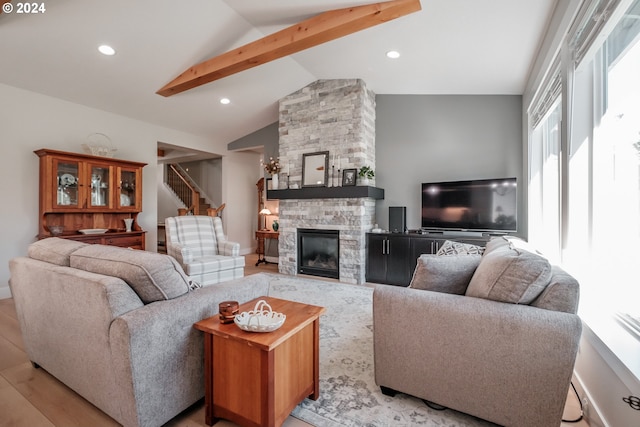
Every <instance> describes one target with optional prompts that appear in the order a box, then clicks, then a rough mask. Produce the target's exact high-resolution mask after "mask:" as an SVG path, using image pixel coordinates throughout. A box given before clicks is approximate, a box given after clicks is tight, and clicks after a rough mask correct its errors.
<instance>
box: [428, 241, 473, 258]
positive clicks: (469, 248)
mask: <svg viewBox="0 0 640 427" xmlns="http://www.w3.org/2000/svg"><path fill="white" fill-rule="evenodd" d="M483 252H484V248H483V247H482V246H477V245H471V244H469V243H460V242H453V241H451V240H445V241H444V243H443V244H442V246H440V249H438V252H437V253H436V255H440V256H442V255H471V254H475V255H482V253H483Z"/></svg>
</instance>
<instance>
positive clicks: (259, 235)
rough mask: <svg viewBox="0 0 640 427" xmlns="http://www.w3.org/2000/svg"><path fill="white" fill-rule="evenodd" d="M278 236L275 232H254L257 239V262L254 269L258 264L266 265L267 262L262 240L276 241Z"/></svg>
mask: <svg viewBox="0 0 640 427" xmlns="http://www.w3.org/2000/svg"><path fill="white" fill-rule="evenodd" d="M278 236H280V233H278V232H277V231H271V230H258V231H256V239H258V251H257V252H258V262H256V267H257V266H258V265H260V263H265V264H268V263H269V261H267V260H266V259H265V257H264V256H265V247H264V243H265V242H264V240H265V239H275V240H278Z"/></svg>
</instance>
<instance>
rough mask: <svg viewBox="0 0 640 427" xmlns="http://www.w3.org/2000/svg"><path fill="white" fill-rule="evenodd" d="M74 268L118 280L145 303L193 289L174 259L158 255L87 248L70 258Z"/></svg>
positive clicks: (109, 247)
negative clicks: (122, 281) (125, 284)
mask: <svg viewBox="0 0 640 427" xmlns="http://www.w3.org/2000/svg"><path fill="white" fill-rule="evenodd" d="M71 267H73V268H78V269H80V270H85V271H90V272H92V273H98V274H104V275H107V276H115V277H119V278H120V279H122V280H124V281H125V282H127V284H128V285H129V286H131V288H132V289H133V290H134V291H135V292H136V294H138V296H139V297H140V299H141V300H142V302H144V303H145V304H148V303H150V302H154V301H161V300H168V299H173V298H176V297H179V296H181V295H184V294H186V293H187V292H189V290H190V289H191V288H192V286H194V285H193V284H192V283H190V280H189V277H188V276H187V275H186V274H185V273H184V271H183V270H182V267H180V264H178V262H177V261H176V260H175V259H174V258H173V257H170V256H168V255H163V254H158V253H155V252H145V251H138V250H134V249H125V248H119V247H115V246H106V245H88V246H86V247H84V248H81V249H78V250H77V251H75V252H74V253H73V254H72V255H71Z"/></svg>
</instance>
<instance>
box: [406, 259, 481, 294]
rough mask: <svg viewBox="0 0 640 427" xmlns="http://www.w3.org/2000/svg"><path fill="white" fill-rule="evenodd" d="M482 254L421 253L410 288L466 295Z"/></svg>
mask: <svg viewBox="0 0 640 427" xmlns="http://www.w3.org/2000/svg"><path fill="white" fill-rule="evenodd" d="M480 259H481V256H480V255H449V256H437V255H420V258H418V264H417V265H416V269H415V271H414V272H413V278H412V279H411V284H410V285H409V287H410V288H413V289H422V290H426V291H434V292H444V293H448V294H457V295H464V293H465V291H466V290H467V286H468V285H469V281H470V280H471V277H472V276H473V273H474V271H476V268H477V267H478V264H480Z"/></svg>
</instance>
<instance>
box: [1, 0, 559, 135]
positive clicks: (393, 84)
mask: <svg viewBox="0 0 640 427" xmlns="http://www.w3.org/2000/svg"><path fill="white" fill-rule="evenodd" d="M556 2H557V0H536V1H531V0H421V6H422V10H420V11H418V12H415V13H412V14H409V15H407V16H404V17H401V18H398V19H396V20H393V21H390V22H387V23H384V24H381V25H377V26H374V27H371V28H368V29H365V30H363V31H360V32H357V33H354V34H351V35H348V36H345V37H342V38H339V39H336V40H334V41H330V42H327V43H324V44H321V45H318V46H315V47H311V48H309V49H307V50H303V51H301V52H299V53H295V54H292V55H290V56H286V57H284V58H281V59H277V60H275V61H273V62H268V63H266V64H264V65H260V66H258V67H255V68H251V69H249V70H246V71H242V72H240V73H237V74H233V75H231V76H229V77H225V78H222V79H220V80H216V81H214V82H211V83H208V84H205V85H202V86H198V87H196V88H193V89H190V90H188V91H185V92H182V93H179V94H176V95H173V96H171V97H168V98H166V97H163V96H160V95H158V94H156V91H158V90H159V89H160V88H162V87H163V86H164V85H166V84H167V83H169V82H170V81H171V80H173V79H174V78H175V77H176V76H178V75H179V74H180V73H182V72H183V71H184V70H186V69H188V68H189V67H191V66H193V65H195V64H197V63H200V62H202V61H205V60H207V59H209V58H212V57H214V56H217V55H220V54H223V53H225V52H227V51H229V50H231V49H234V48H237V47H239V46H242V45H245V44H247V43H250V42H252V41H255V40H257V39H260V38H262V37H264V36H266V35H269V34H271V33H274V32H276V31H279V30H282V29H284V28H286V27H289V26H291V25H293V24H295V23H297V22H300V21H302V20H303V19H307V18H310V17H312V16H314V15H317V14H319V13H322V12H324V11H327V10H331V9H338V8H345V7H351V6H358V5H364V4H369V3H374V1H370V0H369V1H368V0H364V1H363V0H350V1H349V0H304V1H302V0H269V1H256V0H190V1H188V2H175V1H172V2H169V1H166V0H136V1H125V0H110V1H98V0H56V1H50V2H45V6H46V11H45V12H44V13H39V14H18V13H15V10H14V11H13V12H12V13H2V14H0V83H3V84H7V85H10V86H15V87H19V88H23V89H27V90H31V91H34V92H38V93H42V94H45V95H49V96H53V97H56V98H61V99H64V100H68V101H71V102H75V103H78V104H83V105H87V106H90V107H94V108H98V109H102V110H106V111H109V112H114V113H117V114H121V115H124V116H128V117H132V118H135V119H139V120H143V121H146V122H150V123H155V124H159V125H162V126H167V127H170V128H174V129H179V130H183V131H186V132H190V133H193V134H198V135H204V136H207V137H210V138H212V139H215V140H217V141H226V142H231V141H233V140H235V139H237V138H240V137H242V136H244V135H246V134H249V133H251V132H253V131H255V130H257V129H260V128H262V127H264V126H266V125H267V124H269V123H272V122H274V121H275V120H277V101H278V99H280V98H282V97H284V96H286V95H288V94H290V93H292V92H294V91H296V90H298V89H300V88H301V87H303V86H305V85H307V84H309V83H311V82H313V81H315V80H318V79H334V78H361V79H363V80H364V81H365V82H366V83H367V86H368V87H369V88H370V89H371V90H373V91H374V92H375V93H377V94H521V93H522V92H523V90H524V86H525V82H526V80H527V77H528V75H529V71H530V68H531V66H532V63H533V59H534V57H535V55H536V53H537V50H538V48H539V45H540V43H541V40H542V38H543V36H544V33H545V30H546V27H547V24H548V21H549V19H550V17H551V14H552V12H553V8H554V7H555V4H556ZM13 3H14V4H15V3H16V2H15V1H14V2H13ZM100 44H109V45H111V46H112V47H114V48H115V49H116V54H115V55H114V56H110V57H108V56H103V55H102V54H100V53H98V51H97V47H98V45H100ZM389 50H397V51H399V52H400V54H401V56H400V58H398V59H395V60H391V59H388V58H387V57H386V56H385V53H386V52H387V51H389ZM223 97H226V98H229V99H230V101H231V102H230V104H228V105H222V104H220V102H219V100H220V99H221V98H223ZM2 102H3V101H2V100H0V105H1V104H2ZM3 108H10V106H7V105H3Z"/></svg>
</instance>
